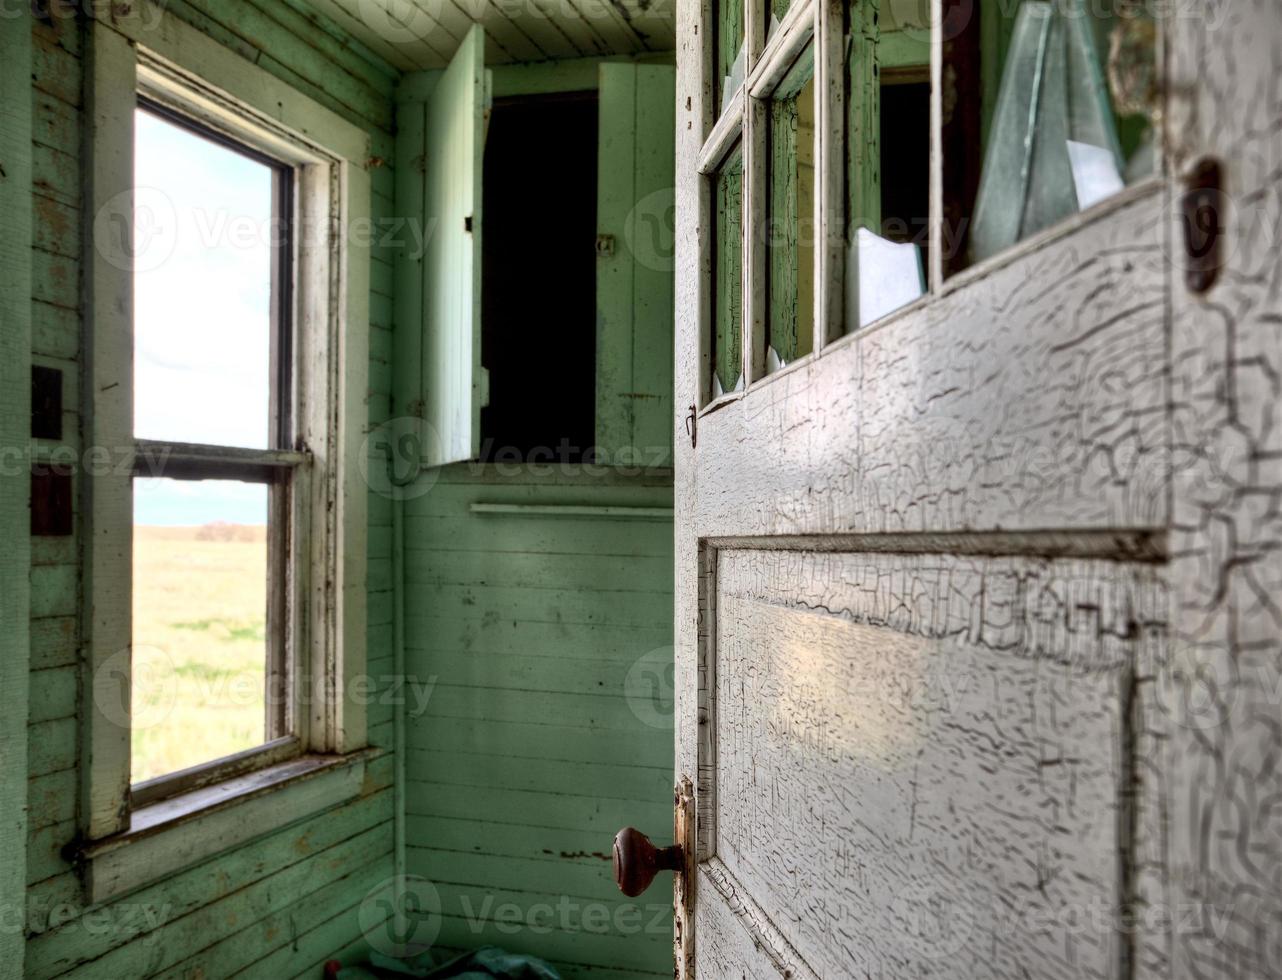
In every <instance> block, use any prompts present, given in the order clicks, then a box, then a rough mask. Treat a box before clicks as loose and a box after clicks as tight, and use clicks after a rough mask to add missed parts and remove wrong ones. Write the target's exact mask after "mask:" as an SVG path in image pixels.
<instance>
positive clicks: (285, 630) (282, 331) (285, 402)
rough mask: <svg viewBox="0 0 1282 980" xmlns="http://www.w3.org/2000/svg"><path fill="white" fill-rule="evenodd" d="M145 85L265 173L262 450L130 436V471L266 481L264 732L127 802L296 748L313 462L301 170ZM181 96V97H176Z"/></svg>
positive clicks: (157, 110) (137, 789)
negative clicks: (305, 373)
mask: <svg viewBox="0 0 1282 980" xmlns="http://www.w3.org/2000/svg"><path fill="white" fill-rule="evenodd" d="M140 81H142V82H143V84H144V85H146V87H147V89H148V90H147V91H143V92H140V93H139V96H138V111H139V112H146V113H148V114H150V115H151V116H153V117H154V118H157V119H160V120H162V121H164V122H166V123H169V124H170V125H173V126H176V127H178V128H179V129H181V130H183V131H184V132H186V133H188V134H190V135H193V136H197V137H200V138H202V139H204V140H207V141H209V142H211V143H213V144H216V145H218V146H220V147H223V148H225V149H227V150H230V151H231V152H234V153H237V154H239V155H241V156H243V157H246V158H248V159H251V160H253V161H255V162H257V163H260V164H262V165H263V166H265V167H267V168H268V169H269V170H270V171H271V180H272V215H271V227H272V241H271V245H270V248H271V256H270V263H271V269H270V270H269V275H270V277H271V299H270V314H269V315H270V321H271V322H270V326H269V334H270V340H269V350H268V352H267V356H268V357H269V359H270V365H269V368H268V379H269V385H270V389H271V391H270V398H269V404H268V412H269V418H268V440H267V446H266V447H265V448H263V449H243V448H239V447H228V446H220V445H211V444H195V443H186V442H175V441H173V440H159V439H140V438H138V437H137V436H135V438H134V479H135V480H137V479H146V478H152V477H161V478H165V479H173V480H235V481H241V482H244V483H250V484H256V485H261V486H265V487H266V488H267V493H268V519H267V581H266V584H267V598H268V605H267V609H266V613H267V628H266V631H265V635H266V660H265V663H264V674H265V681H266V712H265V714H266V717H265V718H264V731H265V738H264V739H263V742H262V744H260V745H257V746H254V747H252V748H250V749H247V750H245V751H243V752H238V753H235V754H233V755H231V756H226V757H219V758H214V759H208V760H205V761H203V762H201V763H198V764H196V765H194V766H190V767H185V768H183V769H181V770H176V771H174V772H170V773H164V774H162V775H160V776H157V777H155V778H152V779H148V780H145V781H139V782H135V783H133V786H132V788H131V792H130V801H131V804H132V806H134V807H140V806H146V805H147V804H149V803H154V802H156V801H157V800H163V799H167V798H169V797H171V796H176V795H178V794H180V793H185V792H190V791H191V790H193V789H197V788H199V787H201V786H205V785H208V784H210V783H213V782H218V781H221V780H223V779H227V778H230V777H231V776H234V775H239V774H241V773H244V772H247V771H252V770H254V769H258V768H263V767H265V766H267V765H271V764H274V763H278V762H284V761H285V760H287V759H291V758H294V757H296V756H298V755H300V754H301V752H302V739H301V738H300V737H299V731H298V723H299V711H298V699H297V697H291V696H289V695H290V694H293V693H294V689H295V685H296V683H297V682H298V680H299V667H300V664H299V662H298V655H299V650H298V640H299V636H298V629H297V624H296V622H295V616H294V611H295V609H296V607H297V605H298V601H299V595H298V594H297V588H298V584H299V581H300V576H301V575H302V574H305V569H303V568H300V567H299V563H298V561H297V558H298V554H297V551H296V548H295V542H296V541H297V540H298V536H297V533H296V529H297V527H298V526H299V525H300V524H306V523H307V522H308V517H307V514H306V513H305V512H304V509H305V508H306V506H307V500H306V497H305V495H302V494H300V493H299V491H300V489H301V488H302V482H301V480H300V475H301V474H302V473H303V472H304V471H305V470H306V469H307V468H309V467H310V465H311V454H310V453H309V452H307V451H305V450H304V451H297V450H294V449H293V446H294V442H295V440H294V431H293V417H294V414H295V413H294V407H293V397H294V392H295V390H296V388H297V387H298V384H297V378H296V374H297V373H298V367H299V366H298V364H297V363H296V358H295V356H294V352H295V348H296V346H297V345H296V344H295V343H294V340H293V325H294V321H295V315H294V312H295V311H294V297H293V293H294V273H295V270H296V268H297V265H298V261H297V252H296V249H295V244H296V241H295V238H296V236H295V233H294V231H295V225H296V223H297V215H296V213H295V207H294V197H295V194H294V188H295V184H296V182H297V180H298V177H299V174H298V173H297V170H298V169H299V168H298V167H297V166H296V165H295V164H292V163H288V162H285V161H282V160H279V159H277V158H276V157H274V156H272V155H270V154H268V153H264V152H262V151H261V150H259V149H258V148H257V147H256V146H255V145H253V144H254V143H255V142H258V140H257V139H255V137H256V136H258V133H257V127H255V126H253V124H252V123H248V122H247V121H240V123H239V124H233V125H234V131H233V125H228V126H225V127H217V128H216V127H215V126H212V125H209V124H206V123H204V122H201V121H200V120H198V119H195V118H193V117H191V116H188V115H187V114H186V113H185V112H184V111H183V108H182V105H181V102H182V99H181V93H180V92H175V91H174V90H172V89H170V88H167V87H165V86H157V85H156V84H155V83H154V82H153V83H148V82H146V80H145V76H144V77H143V78H141V79H140ZM175 95H178V96H179V97H178V98H175V97H174V96H175Z"/></svg>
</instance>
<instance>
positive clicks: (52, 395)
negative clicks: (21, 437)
mask: <svg viewBox="0 0 1282 980" xmlns="http://www.w3.org/2000/svg"><path fill="white" fill-rule="evenodd" d="M31 437H32V438H33V439H54V440H58V439H61V438H62V372H61V371H60V370H58V369H57V368H51V367H41V366H40V365H33V366H32V368H31Z"/></svg>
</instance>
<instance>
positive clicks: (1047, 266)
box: [697, 185, 1168, 536]
mask: <svg viewBox="0 0 1282 980" xmlns="http://www.w3.org/2000/svg"><path fill="white" fill-rule="evenodd" d="M1163 220H1164V209H1163V206H1162V197H1161V189H1160V187H1158V186H1156V185H1151V186H1150V188H1149V189H1148V191H1147V192H1144V193H1143V194H1142V196H1141V198H1140V200H1138V201H1135V202H1134V203H1133V204H1131V205H1129V206H1128V207H1125V208H1123V209H1122V210H1121V211H1119V212H1116V213H1111V214H1107V215H1103V216H1099V217H1096V218H1095V219H1094V220H1092V221H1090V222H1089V223H1085V224H1083V225H1081V226H1080V227H1078V228H1076V229H1073V230H1071V231H1068V232H1067V233H1065V232H1060V233H1059V234H1058V235H1057V236H1056V238H1055V239H1054V240H1053V241H1051V242H1049V243H1048V244H1046V245H1045V246H1044V247H1043V248H1041V249H1037V250H1035V251H1033V252H1032V253H1031V254H1025V255H1022V256H1019V257H1013V258H1012V259H1011V260H1010V261H1009V263H1008V264H1006V265H1005V266H1004V267H1002V268H999V269H997V270H995V271H994V272H992V273H991V274H990V275H988V276H986V277H984V278H982V279H980V280H979V281H976V282H972V283H969V284H967V285H965V286H963V287H961V288H958V289H956V290H955V291H953V292H951V293H949V294H947V295H945V296H943V297H941V298H939V299H938V300H936V301H935V302H934V303H933V304H931V305H930V306H928V307H926V308H925V309H922V310H920V311H919V312H918V313H916V314H915V315H910V316H904V317H901V318H899V319H896V320H892V321H890V322H888V323H885V324H883V325H882V326H881V327H876V328H873V329H872V330H869V331H867V332H861V333H857V334H855V335H854V336H852V337H849V338H847V339H846V340H844V341H842V342H840V343H839V344H836V345H833V346H832V347H830V348H828V349H827V350H826V351H825V353H824V356H823V358H822V359H820V360H819V361H814V362H810V363H809V364H804V365H801V366H799V367H798V368H797V369H795V370H793V371H791V372H789V373H787V374H784V375H782V376H780V377H778V378H776V379H773V380H772V381H771V382H770V383H769V384H768V385H766V386H763V387H761V388H758V389H757V390H755V391H753V392H750V393H749V394H748V395H747V396H746V397H745V399H744V401H743V404H741V405H731V406H727V408H726V409H723V410H721V411H717V412H714V413H712V414H709V415H706V416H705V417H703V418H701V419H700V420H699V446H698V455H697V458H698V466H699V474H698V479H699V485H700V493H699V504H700V508H701V509H700V511H699V514H698V526H699V530H700V531H701V532H702V533H703V534H705V535H708V536H738V535H743V534H814V533H845V532H849V533H879V532H898V531H954V530H962V529H979V528H985V529H996V528H1003V529H1007V530H1014V529H1030V530H1033V529H1036V530H1040V529H1047V528H1072V529H1083V530H1085V529H1103V528H1118V527H1122V528H1143V527H1153V528H1156V527H1161V526H1163V525H1164V523H1165V520H1166V515H1167V506H1168V505H1167V497H1166V494H1165V493H1164V492H1163V487H1164V486H1165V483H1166V470H1167V459H1166V452H1165V449H1166V446H1167V424H1168V422H1167V417H1166V410H1165V404H1166V398H1167V396H1166V390H1167V389H1166V378H1165V367H1164V365H1165V358H1166V328H1165V325H1164V323H1165V316H1166V312H1165V311H1166V288H1167V287H1166V282H1167V256H1166V253H1165V251H1164V250H1163V248H1162V247H1161V244H1162V238H1161V235H1162V234H1163V233H1164V232H1163V231H1162V222H1163Z"/></svg>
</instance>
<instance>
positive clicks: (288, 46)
mask: <svg viewBox="0 0 1282 980" xmlns="http://www.w3.org/2000/svg"><path fill="white" fill-rule="evenodd" d="M55 6H56V5H55ZM165 8H166V10H167V11H168V13H169V15H173V16H177V17H180V18H182V19H183V20H186V21H188V22H189V23H191V24H193V25H195V26H196V27H198V28H199V29H200V30H202V31H204V32H205V33H207V34H208V35H210V36H211V37H213V38H215V39H216V40H218V41H219V42H221V43H223V44H224V45H226V46H227V47H229V48H231V49H233V50H235V51H237V52H239V53H240V54H242V55H243V56H244V57H245V58H247V59H248V60H250V61H253V62H254V63H256V64H258V65H259V66H260V67H262V68H264V69H266V70H267V71H269V72H271V73H272V74H274V75H277V76H278V77H280V78H282V79H284V80H285V81H287V82H289V83H290V84H291V85H294V86H295V87H297V88H298V89H299V90H301V91H303V92H305V93H306V94H307V95H309V96H310V97H312V98H313V99H315V100H316V101H318V102H321V103H322V104H324V105H326V106H328V107H329V108H331V109H333V110H334V111H336V112H338V113H339V114H341V115H343V116H344V117H346V118H347V119H349V120H351V121H352V122H354V123H356V124H357V125H360V126H362V127H364V128H366V129H367V130H368V131H369V132H370V133H371V134H372V136H373V152H374V154H375V155H377V156H381V157H383V158H384V159H385V160H388V161H391V159H392V156H393V154H392V135H391V125H392V123H391V119H392V108H391V106H392V102H391V95H392V91H393V88H394V86H395V81H396V73H395V72H394V70H393V69H391V68H390V67H389V66H387V65H385V64H382V63H380V62H379V61H378V60H377V59H375V58H373V57H371V56H369V55H368V54H367V53H365V52H364V50H363V49H362V48H360V46H359V45H357V44H355V43H354V42H352V41H351V40H350V39H349V38H347V37H346V36H345V35H344V34H343V33H342V32H341V31H340V30H338V29H337V28H336V27H335V26H334V25H333V24H331V23H329V22H327V21H324V20H322V19H321V18H319V17H317V16H316V15H314V14H311V13H308V12H306V7H305V6H304V5H303V4H301V3H298V2H296V0H169V2H168V3H166V4H165ZM32 23H33V27H32V30H33V40H34V52H33V69H32V75H33V83H32V88H31V99H32V102H33V112H34V134H33V142H32V155H33V162H34V166H33V170H34V177H33V182H32V183H33V191H34V198H33V201H34V212H35V213H34V220H35V232H34V247H33V250H32V260H33V267H34V277H33V286H32V290H31V292H32V322H33V328H32V334H33V339H32V342H31V353H32V358H33V360H34V361H35V363H37V364H46V365H50V366H54V367H59V368H62V369H63V371H64V374H65V379H66V380H65V385H66V388H65V391H64V400H65V404H66V406H67V415H66V423H67V424H66V426H65V433H66V439H65V441H64V444H63V445H65V447H67V448H69V449H70V450H71V451H73V452H75V453H79V451H80V448H81V447H80V445H79V437H78V430H79V417H78V415H77V411H76V405H77V404H78V399H79V392H78V390H77V389H78V372H79V368H80V352H81V344H80V331H81V316H80V274H81V269H80V266H81V263H80V259H79V255H80V242H81V236H82V233H83V231H84V224H85V221H86V220H88V218H87V216H84V215H82V213H81V210H80V204H81V195H80V142H81V118H80V116H81V104H82V97H81V96H82V93H81V86H82V77H83V76H82V69H81V56H82V40H81V31H80V28H79V25H78V24H77V23H76V22H75V21H74V20H68V19H63V18H58V19H56V20H55V21H54V23H53V24H52V25H42V24H36V23H35V22H34V21H33V22H32ZM5 97H6V98H9V97H11V93H9V92H8V91H6V94H5ZM371 176H372V181H373V215H374V217H375V218H376V219H377V218H382V217H388V216H390V215H391V213H392V197H393V190H392V188H393V175H392V172H391V168H390V166H387V167H383V168H380V169H375V170H373V171H372V174H371ZM391 282H392V264H391V256H390V255H389V254H388V252H387V250H386V249H384V248H381V247H376V248H375V250H374V262H373V270H372V284H373V285H372V295H371V297H370V302H371V321H372V331H371V333H372V336H371V338H370V347H371V364H370V420H371V423H378V422H381V421H382V420H383V419H384V418H385V417H386V415H387V410H388V406H389V398H390V389H391V381H390V370H389V361H390V350H391V295H392V285H391ZM54 448H55V447H54V446H53V445H48V444H45V445H43V446H42V449H43V451H46V452H48V451H51V450H52V449H54ZM78 544H79V541H78V538H77V537H71V538H37V539H35V540H34V541H33V542H32V557H31V590H32V602H31V669H30V675H29V676H30V687H29V691H30V708H31V711H30V721H29V729H28V730H29V739H28V749H29V753H28V754H29V761H28V775H29V780H28V783H27V792H28V810H29V832H28V837H27V839H28V847H27V873H26V878H27V882H28V886H29V887H28V892H27V907H28V911H29V919H28V923H27V932H28V940H27V943H26V958H27V963H26V974H27V976H29V977H34V978H39V977H52V976H62V975H76V976H85V977H146V976H154V975H161V974H163V975H167V976H201V977H209V978H212V977H221V976H228V975H231V974H233V973H235V972H237V971H240V970H248V971H249V972H250V974H251V975H257V976H269V977H273V978H275V977H292V976H294V975H296V974H306V975H308V976H312V977H315V976H317V975H318V972H319V964H320V963H321V962H323V961H324V960H325V959H326V958H328V957H330V956H332V955H333V954H334V953H335V952H336V951H338V950H342V949H345V948H348V949H349V952H352V953H356V952H358V951H359V949H360V940H359V937H360V928H359V926H358V923H357V916H356V907H357V906H358V904H359V902H360V900H361V898H362V897H363V896H364V895H365V894H366V892H367V891H368V890H369V889H370V888H371V887H372V886H373V885H375V884H376V883H378V882H379V881H381V880H383V879H385V878H387V877H388V876H390V875H391V874H392V871H393V866H392V812H393V810H392V791H391V789H390V786H391V782H392V765H391V759H390V757H385V758H384V759H382V760H380V761H379V762H377V763H376V764H375V765H374V767H373V773H372V777H371V779H370V780H369V782H368V784H367V792H366V795H365V796H363V797H362V798H361V799H358V800H357V801H355V802H353V803H351V804H348V805H346V806H344V807H342V808H340V809H337V810H332V811H330V812H328V813H325V814H323V815H320V816H313V817H311V818H310V819H307V820H305V821H303V822H301V823H299V824H296V825H294V826H293V827H291V828H289V829H287V830H284V831H281V832H279V833H276V834H274V835H272V836H269V837H267V838H265V839H262V840H260V841H258V842H256V843H254V844H252V845H250V846H248V847H245V848H244V849H242V850H240V851H238V852H232V853H230V854H227V855H224V856H222V857H219V858H217V859H214V860H211V861H207V862H205V863H204V864H201V865H198V866H195V867H192V868H190V869H188V870H186V871H184V872H182V873H181V874H179V875H176V876H174V877H171V878H169V879H168V880H166V881H164V882H162V883H160V884H158V885H156V886H154V887H151V888H148V889H146V890H144V891H142V892H139V893H136V894H135V895H132V896H129V897H127V898H125V899H124V900H122V901H120V902H117V903H115V904H114V905H110V906H107V907H106V908H103V909H95V910H92V911H93V912H94V913H95V914H94V915H91V916H85V915H84V914H83V913H84V911H85V909H84V900H83V897H82V892H81V886H80V881H79V879H78V877H77V876H76V874H75V872H74V871H73V869H72V868H71V867H70V866H69V865H68V864H67V862H66V861H65V860H64V859H63V857H62V854H61V851H62V849H63V847H64V846H65V845H66V844H68V843H69V842H70V841H71V840H72V837H73V835H74V833H75V826H76V824H75V815H76V805H77V799H76V794H77V785H78V773H77V766H78V763H79V759H78V741H79V740H78V732H77V722H76V718H75V712H76V703H77V697H78V692H77V683H78V677H77V675H78V670H77V666H76V661H77V645H78V635H79V622H78V618H77V610H78V606H79V589H80V581H79V579H80V571H79V567H78V564H77V554H78ZM391 550H392V549H391V511H390V509H389V504H388V502H387V500H386V499H384V498H381V497H378V496H374V495H371V499H370V550H369V554H370V565H369V588H370V595H369V644H370V652H369V673H370V674H371V675H373V676H376V677H377V676H379V675H385V674H389V673H390V672H391V665H392V641H391V610H392V602H391V592H390V589H391V574H390V565H391ZM391 710H392V709H391V708H390V707H387V706H379V705H374V706H371V708H370V719H369V720H370V725H371V734H372V739H373V741H374V742H375V743H376V744H379V745H383V746H389V745H390V744H391V738H392V722H391ZM6 812H7V811H6ZM5 897H6V899H8V898H10V896H8V895H6V896H5ZM6 968H7V964H0V976H5V977H7V976H9V974H8V973H6V972H5V971H6Z"/></svg>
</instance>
